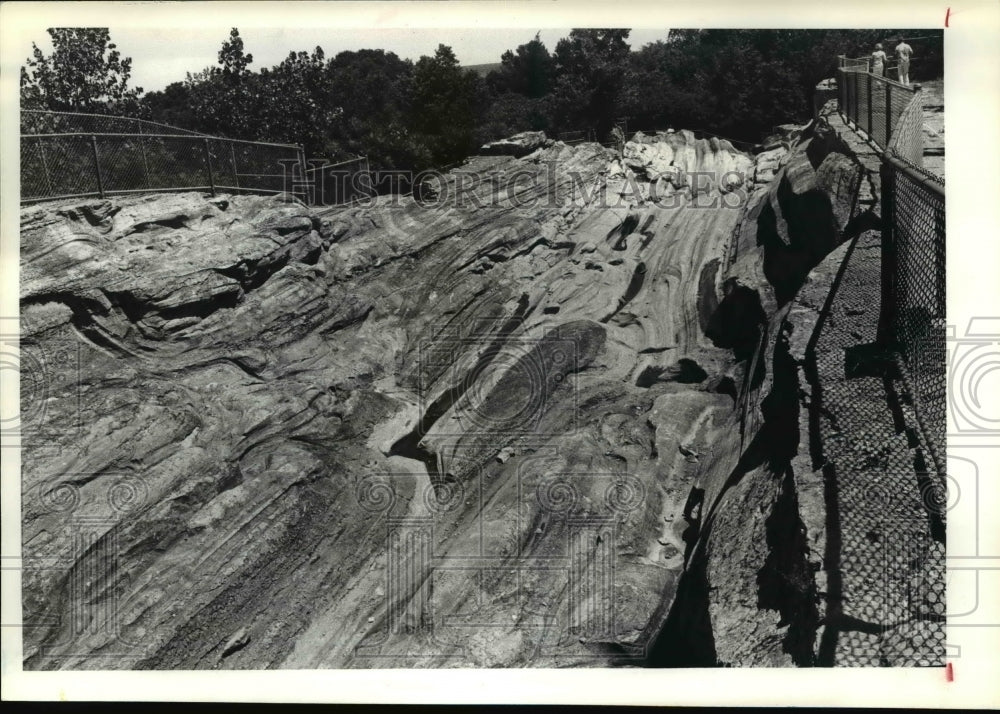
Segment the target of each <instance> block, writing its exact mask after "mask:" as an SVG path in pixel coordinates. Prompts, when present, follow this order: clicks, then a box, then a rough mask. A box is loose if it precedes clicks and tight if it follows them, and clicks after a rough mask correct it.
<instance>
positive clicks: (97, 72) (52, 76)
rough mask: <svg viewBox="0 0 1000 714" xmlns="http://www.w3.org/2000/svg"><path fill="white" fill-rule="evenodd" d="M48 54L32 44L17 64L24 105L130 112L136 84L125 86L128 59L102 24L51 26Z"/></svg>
mask: <svg viewBox="0 0 1000 714" xmlns="http://www.w3.org/2000/svg"><path fill="white" fill-rule="evenodd" d="M48 33H49V37H50V38H51V40H52V54H50V55H46V54H45V53H43V52H42V51H41V49H39V47H38V45H36V44H35V43H32V52H31V57H29V58H28V59H27V60H25V64H24V66H22V67H21V106H22V107H23V108H25V109H48V110H53V111H71V112H92V113H98V114H122V115H135V114H136V113H137V112H138V111H139V102H138V99H139V96H140V95H141V94H142V88H141V87H134V88H130V87H129V86H128V80H129V77H130V76H131V74H132V60H131V58H128V57H122V56H121V53H120V52H118V49H117V48H116V46H115V44H114V43H113V42H111V34H110V33H109V32H108V29H107V28H106V27H70V28H50V29H49V30H48Z"/></svg>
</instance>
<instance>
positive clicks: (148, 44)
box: [24, 22, 667, 92]
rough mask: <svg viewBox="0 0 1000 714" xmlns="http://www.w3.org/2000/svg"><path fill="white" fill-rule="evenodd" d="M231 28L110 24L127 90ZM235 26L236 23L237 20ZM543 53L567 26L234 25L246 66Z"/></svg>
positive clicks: (212, 55)
mask: <svg viewBox="0 0 1000 714" xmlns="http://www.w3.org/2000/svg"><path fill="white" fill-rule="evenodd" d="M232 26H233V25H232V24H227V25H222V24H220V25H217V26H202V27H197V28H184V29H176V30H168V31H164V30H161V29H151V28H136V27H120V28H115V26H114V25H112V24H110V23H109V29H110V31H111V41H112V42H114V43H115V44H116V45H117V46H118V50H119V51H120V52H121V53H122V56H124V57H131V58H132V77H131V79H130V81H129V85H130V86H133V87H142V88H143V89H144V90H145V91H147V92H151V91H155V90H160V89H163V88H164V87H165V86H167V85H168V84H170V83H171V82H179V81H182V80H183V79H184V78H185V76H186V75H187V73H188V72H198V71H200V70H202V69H204V68H205V67H208V66H211V65H215V64H216V63H217V61H218V52H219V48H220V47H221V46H222V43H223V42H224V41H225V40H226V39H228V37H229V31H230V29H231V28H232ZM236 26H237V27H238V26H239V23H238V22H237V23H236ZM536 31H540V32H541V40H542V41H543V42H544V43H545V46H546V47H548V48H549V51H552V50H554V49H555V46H556V43H557V42H558V41H559V39H560V38H562V37H565V36H567V35H568V34H569V29H568V28H566V29H551V28H550V29H543V28H539V29H538V30H532V29H526V28H516V29H503V28H480V29H471V30H470V29H464V28H461V29H460V28H441V29H428V28H415V29H403V28H385V29H361V28H353V29H334V28H298V29H297V28H290V27H282V28H263V27H246V28H240V36H241V37H242V38H243V47H244V51H246V52H249V53H250V54H252V55H253V59H254V61H253V64H252V65H251V68H252V69H257V70H259V69H260V68H261V67H271V66H273V65H276V64H278V63H279V62H281V60H283V59H284V58H285V57H287V56H288V53H289V52H293V51H295V52H298V51H299V50H307V51H310V52H311V51H312V50H313V49H314V48H315V47H316V46H317V45H318V46H320V47H322V48H323V51H324V52H325V53H326V56H327V57H328V58H329V57H332V56H334V55H335V54H337V53H338V52H341V51H343V50H359V49H384V50H389V51H392V52H395V53H396V54H397V55H399V56H400V57H402V58H404V59H412V60H414V61H415V60H417V59H419V58H420V56H421V55H431V54H433V53H434V50H435V49H436V48H437V46H438V45H439V44H446V45H448V46H450V47H451V48H452V49H453V50H454V51H455V55H456V56H457V57H458V61H459V62H460V63H461V64H463V65H476V64H487V63H491V62H499V61H500V56H501V55H502V54H503V53H504V52H505V51H506V50H509V49H514V48H515V47H517V46H518V45H521V44H524V43H525V42H529V41H530V40H531V39H532V38H533V37H534V36H535V32H536ZM666 36H667V30H666V29H662V30H659V29H657V30H650V29H641V30H632V32H631V34H630V35H629V44H631V45H632V49H639V48H640V47H642V46H643V45H645V44H647V43H649V42H654V41H656V40H662V39H665V38H666ZM25 39H26V47H25V49H24V56H25V57H27V56H28V55H29V54H30V51H31V42H35V43H36V44H37V45H38V46H39V47H40V48H41V49H42V51H43V52H45V53H46V54H48V53H49V52H50V51H51V49H52V46H51V44H50V43H49V37H48V34H47V33H45V32H44V31H43V32H40V33H39V36H38V37H27V38H25Z"/></svg>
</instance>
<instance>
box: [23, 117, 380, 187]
mask: <svg viewBox="0 0 1000 714" xmlns="http://www.w3.org/2000/svg"><path fill="white" fill-rule="evenodd" d="M310 164H311V165H312V168H306V163H305V154H304V152H303V149H302V147H301V146H297V145H294V144H280V143H271V142H263V141H245V140H242V139H228V138H224V137H217V136H209V135H207V134H201V133H198V132H194V131H190V130H186V129H180V128H178V127H172V126H169V125H166V124H160V123H158V122H152V121H146V120H143V119H133V118H131V117H115V116H106V115H103V114H76V113H70V112H46V111H35V110H24V111H22V112H21V172H20V173H21V202H22V203H26V202H34V201H43V200H54V199H69V198H83V197H89V196H97V197H100V198H103V197H105V196H109V195H118V194H130V193H146V192H159V191H206V192H211V193H212V194H215V193H216V192H220V191H221V192H228V193H265V194H272V193H273V194H279V193H286V192H287V193H290V194H292V195H295V196H298V197H299V198H301V199H302V200H304V201H306V202H308V203H310V204H311V205H325V206H332V205H342V204H344V203H350V202H351V201H354V200H356V199H357V198H358V197H359V196H360V195H362V194H364V193H365V192H368V194H370V193H371V181H370V179H369V168H368V159H367V157H364V156H360V157H355V158H352V159H349V160H347V161H342V162H339V163H337V164H322V165H321V163H320V162H318V161H315V160H314V161H311V162H310Z"/></svg>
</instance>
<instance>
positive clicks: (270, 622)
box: [21, 132, 840, 669]
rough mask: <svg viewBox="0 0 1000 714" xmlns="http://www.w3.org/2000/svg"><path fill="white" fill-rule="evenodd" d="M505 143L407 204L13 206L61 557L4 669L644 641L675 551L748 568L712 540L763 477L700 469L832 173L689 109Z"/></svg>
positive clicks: (530, 660)
mask: <svg viewBox="0 0 1000 714" xmlns="http://www.w3.org/2000/svg"><path fill="white" fill-rule="evenodd" d="M517 143H518V145H519V146H523V147H524V148H525V149H529V150H528V151H527V152H526V153H525V155H524V156H521V157H520V158H518V157H517V156H512V155H493V156H480V157H474V158H473V159H471V160H470V161H468V162H467V163H466V165H465V166H463V167H462V169H460V170H458V171H453V172H452V173H450V174H448V175H447V176H446V177H445V180H444V182H443V185H442V186H441V189H442V190H441V191H439V192H438V193H437V195H436V197H435V199H434V201H433V202H430V203H428V202H422V203H418V202H417V201H415V200H413V199H412V198H400V197H391V196H383V197H379V198H375V199H372V200H371V201H369V202H368V203H367V204H365V205H355V206H351V207H338V208H329V209H325V210H321V211H317V210H315V209H310V208H308V207H306V206H303V205H301V204H299V203H296V202H288V201H283V200H281V199H279V198H264V197H255V196H219V197H216V198H209V197H206V196H203V195H201V194H177V195H151V196H145V197H131V198H115V199H112V200H106V201H100V200H92V199H89V200H80V201H72V202H62V203H58V204H50V205H40V206H36V207H29V208H25V209H23V210H22V217H21V221H22V236H21V245H22V251H21V260H22V265H21V274H22V287H21V289H22V307H21V309H22V348H21V349H22V354H25V355H29V356H33V359H34V360H35V362H36V363H37V364H38V365H40V367H39V369H40V370H41V372H40V374H41V375H42V379H39V380H38V382H37V388H35V389H31V388H26V387H25V386H24V385H25V383H24V382H22V392H21V394H22V412H23V413H24V414H26V415H28V416H29V417H30V419H31V420H33V421H31V423H30V428H25V433H24V437H23V440H22V444H23V449H24V458H23V462H22V469H23V494H24V496H23V504H24V518H23V524H22V530H23V542H24V555H25V558H28V559H30V558H37V559H44V558H51V559H54V561H53V562H56V561H57V562H59V563H64V564H66V565H65V567H61V568H59V567H57V568H49V569H38V570H37V571H31V572H29V573H28V574H26V576H25V583H24V603H25V620H26V621H27V622H34V623H35V625H36V626H34V627H31V628H30V629H26V630H25V650H24V657H25V667H26V668H27V669H39V668H63V667H67V668H249V667H254V668H265V667H287V668H312V667H389V666H487V667H507V666H524V665H530V666H567V665H583V666H594V665H604V664H609V663H612V662H619V663H624V664H638V665H642V664H648V663H650V662H654V661H670V659H671V657H670V656H666V655H664V652H672V653H673V654H672V655H671V656H673V657H677V656H679V655H678V652H679V651H680V650H677V649H676V648H673V649H671V648H672V645H671V644H670V643H669V642H668V641H667V640H666V639H664V637H665V636H664V635H663V633H668V635H669V636H671V637H673V636H676V637H677V639H676V640H675V641H676V642H686V640H685V639H684V636H685V633H684V632H682V631H680V630H678V628H677V627H675V626H673V625H671V623H670V621H669V618H670V617H671V613H674V616H677V613H683V612H685V611H692V608H694V609H697V608H696V606H694V605H691V604H690V603H697V602H699V601H698V599H697V597H696V595H697V591H698V590H697V589H698V587H699V585H698V581H697V578H695V577H694V576H691V575H688V574H687V573H688V572H691V571H692V569H694V570H697V569H698V568H700V569H701V571H703V572H705V573H707V575H706V576H705V577H707V578H709V579H710V580H711V581H712V582H714V583H717V584H718V586H719V587H720V588H722V590H721V591H720V592H719V593H717V594H716V595H714V596H713V597H715V598H716V600H712V601H711V602H713V603H716V602H722V601H723V599H724V598H727V597H730V596H732V597H750V595H748V594H747V592H745V590H740V593H741V594H740V593H738V594H736V595H733V594H732V591H733V589H740V588H744V589H745V588H747V587H752V586H751V585H747V584H746V582H744V580H742V579H741V578H743V576H744V575H745V572H744V571H743V570H739V569H736V570H733V571H732V573H735V574H732V573H730V574H729V575H727V574H726V572H727V571H725V568H724V565H725V558H726V557H728V556H725V555H723V554H721V553H722V551H721V550H720V548H722V546H721V545H719V540H718V539H719V538H722V537H723V534H732V533H735V532H737V531H739V528H745V529H746V532H747V533H750V532H752V533H755V534H757V531H758V530H760V528H762V527H763V526H761V523H762V522H763V521H762V520H761V521H754V522H752V523H747V522H745V521H739V520H738V519H739V518H749V519H751V520H752V519H753V518H757V519H764V518H766V517H767V509H768V508H771V507H772V506H773V504H774V503H776V502H780V503H783V501H781V499H782V498H785V496H783V495H782V494H783V493H785V491H783V490H782V489H784V488H785V486H784V485H783V482H781V481H780V480H779V481H776V482H774V483H772V484H771V486H769V487H768V488H762V489H757V490H753V492H752V493H748V494H745V495H744V496H740V495H739V494H738V493H737V491H736V490H732V489H728V490H727V489H726V488H723V486H722V484H723V483H724V482H725V481H726V477H727V476H728V475H729V474H730V473H732V471H733V469H734V468H735V467H736V464H737V463H740V455H741V443H740V435H739V428H738V426H737V422H736V421H734V419H735V418H736V417H735V416H734V414H735V413H734V405H735V403H736V399H737V397H738V389H739V387H740V384H741V382H742V379H743V374H744V372H745V371H746V369H747V368H748V363H749V360H750V357H751V356H752V355H753V354H754V353H755V352H756V351H759V350H765V352H764V354H765V355H772V354H774V351H775V350H776V349H778V348H776V347H775V344H777V342H776V340H775V339H774V337H775V335H780V334H781V331H780V330H771V331H769V332H768V334H769V335H770V337H769V338H768V340H765V341H763V343H762V344H763V345H764V347H760V343H759V339H758V338H759V334H760V333H759V331H758V330H759V327H760V325H763V324H769V323H774V321H775V320H778V322H779V324H780V319H781V317H780V316H779V313H780V311H781V310H782V309H784V307H785V306H786V305H787V304H788V299H789V297H788V296H789V295H794V292H795V285H796V281H799V282H801V280H802V279H803V278H804V275H805V274H806V273H807V272H808V270H809V269H810V268H811V267H812V265H815V263H816V262H817V261H818V260H819V259H820V258H821V257H822V254H823V253H824V251H828V250H830V249H832V248H833V247H834V246H835V245H836V244H837V242H838V239H839V235H840V226H839V224H838V223H837V215H838V214H837V210H836V205H837V204H836V201H834V204H833V209H832V210H830V211H829V215H827V214H826V213H824V214H823V217H825V218H828V219H829V222H830V231H831V232H830V234H829V235H826V234H824V235H821V236H818V237H813V236H812V235H811V234H809V233H807V232H803V230H802V229H801V226H802V224H801V220H802V219H803V218H804V216H805V212H807V211H810V210H820V209H815V206H813V204H810V203H809V201H810V200H812V199H813V198H815V199H816V200H817V201H819V198H818V197H819V196H820V195H822V196H830V195H835V192H834V193H833V194H831V192H830V187H831V186H833V185H838V184H835V182H834V183H831V182H830V181H829V180H827V179H825V178H824V177H823V176H824V174H823V168H822V166H821V167H820V169H819V170H813V169H812V168H809V169H808V170H807V168H806V164H808V158H803V156H804V153H803V152H804V151H805V149H804V148H803V149H797V150H796V152H795V153H794V154H793V155H792V159H791V160H788V155H787V152H786V150H785V149H775V150H773V151H770V152H764V153H763V154H761V155H759V156H758V157H756V159H754V158H753V157H749V156H747V155H745V154H742V153H740V152H737V151H735V150H734V149H733V148H732V147H731V146H729V145H728V144H727V143H726V142H718V141H716V140H713V141H706V140H699V139H694V137H693V135H691V134H690V133H689V132H677V133H675V134H672V135H664V136H662V137H660V136H657V137H637V138H636V140H634V141H632V142H629V143H628V144H627V145H626V149H625V158H624V164H623V163H622V162H621V161H620V160H619V157H617V156H616V154H615V152H613V151H611V150H609V149H606V148H604V147H601V146H599V145H596V144H580V145H577V146H566V145H565V144H561V143H555V144H550V143H549V142H547V141H546V140H545V139H544V136H542V137H540V138H539V137H525V138H524V139H523V140H520V139H519V140H518V142H517ZM504 153H506V152H504ZM516 153H520V149H519V150H518V151H517V152H516ZM785 161H787V166H782V165H781V164H782V162H785ZM831 161H833V159H831ZM803 162H805V164H804V163H803ZM824 163H825V162H824ZM831 166H832V164H831ZM837 170H839V169H837ZM696 171H697V172H701V174H702V175H703V176H705V177H707V180H706V181H705V182H704V183H703V184H701V186H696V187H694V190H693V191H692V190H691V188H692V184H691V183H690V181H685V180H684V178H683V176H682V174H684V175H688V176H690V175H693V173H694V172H696ZM663 173H667V174H668V175H676V176H678V177H679V178H678V179H677V180H676V181H674V180H672V179H671V180H668V181H667V183H669V184H670V185H671V187H672V188H673V191H672V192H670V193H668V194H657V192H656V190H655V189H653V190H652V191H651V187H652V186H654V184H655V183H656V182H657V181H658V180H660V178H661V177H662V174H663ZM737 177H739V182H738V183H736V180H737ZM664 195H665V196H666V197H667V198H669V200H661V199H662V197H663V196H664ZM727 200H729V201H734V203H733V204H732V205H730V204H728V203H726V201H727ZM838 200H839V199H838ZM819 202H820V203H822V201H819ZM816 205H819V204H816ZM825 205H827V209H829V202H828V204H825ZM758 241H762V243H758ZM814 241H818V243H816V244H815V245H814V244H813V242H814ZM747 326H749V328H750V330H749V331H747V329H746V328H747ZM766 350H770V352H766ZM769 359H770V357H767V358H766V359H765V362H766V363H767V364H768V366H767V367H766V368H765V369H764V372H765V373H766V375H765V376H766V379H771V380H773V379H780V377H775V376H774V374H773V369H772V367H771V366H770V365H771V363H772V361H773V360H772V361H768V360H769ZM775 359H777V358H775ZM768 383H770V382H768ZM29 386H30V385H29ZM765 393H766V392H765ZM39 405H42V407H43V408H40V407H39ZM755 408H756V403H755ZM765 421H766V419H765ZM761 478H764V477H763V476H761ZM747 483H749V481H748V482H747ZM740 488H749V486H746V487H742V486H741V487H740ZM740 493H742V492H740ZM699 494H700V495H699ZM734 498H743V499H744V501H745V502H741V503H742V505H737V506H735V507H734V506H733V504H732V499H734ZM725 499H729V503H728V505H727V506H726V508H725V509H723V508H722V507H720V506H719V505H718V504H719V503H720V502H722V501H724V500H725ZM758 506H759V507H760V508H763V509H764V511H763V512H762V511H760V510H759V509H758V510H757V511H754V510H753V509H755V508H758ZM734 508H735V510H732V509H734ZM733 513H735V514H736V515H733ZM754 513H756V515H754ZM724 514H728V515H725V516H724ZM725 518H736V519H737V521H734V522H733V523H732V524H731V525H730V526H724V525H723V524H724V521H725ZM710 519H714V522H715V523H716V524H717V526H716V528H715V531H714V533H715V534H716V535H715V536H712V537H714V538H715V540H711V539H709V536H708V535H706V534H708V533H710V532H712V531H710V530H709V529H704V528H703V526H704V524H705V523H706V522H707V521H708V520H710ZM727 529H728V530H727ZM754 529H757V530H754ZM81 533H82V534H83V536H79V534H81ZM81 537H82V539H83V540H82V541H81ZM740 537H741V538H743V539H744V540H745V538H746V536H745V535H744V536H740ZM88 539H89V540H88ZM81 542H83V543H84V546H81V545H80V544H81ZM769 543H770V541H769V540H768V539H767V538H766V537H765V538H764V539H763V540H762V541H760V542H759V543H756V542H755V544H750V545H748V546H747V547H751V548H756V549H757V550H756V551H755V553H757V554H763V555H760V557H765V558H766V552H767V550H768V548H769V547H770V546H769ZM743 545H746V544H739V543H734V544H732V546H731V547H733V548H737V547H743ZM733 557H736V556H733ZM747 557H750V556H747ZM753 557H757V556H756V555H754V556H753ZM747 562H749V561H747ZM747 567H749V566H747ZM682 574H683V577H684V578H685V581H684V582H683V583H681V581H682ZM679 583H681V589H680V590H678V586H679ZM692 593H695V595H692ZM102 603H113V604H114V615H113V618H112V619H113V622H114V627H113V628H111V629H110V630H109V629H108V628H102V627H98V626H97V624H98V623H99V622H103V620H101V618H102V617H104V618H106V617H110V616H109V615H108V614H107V612H105V611H104V610H102V609H101V607H102ZM747 607H750V606H749V605H748V606H747ZM69 612H72V613H75V614H74V615H73V617H65V616H64V617H61V618H60V617H53V616H52V615H53V614H54V613H55V614H58V613H64V614H65V613H69ZM716 612H717V611H716V610H712V609H709V611H708V613H707V615H706V617H708V620H707V621H706V622H709V623H710V625H711V627H713V628H717V629H718V630H719V631H720V632H726V633H729V634H727V635H726V637H731V638H733V639H732V640H723V639H720V640H719V642H720V643H722V642H723V641H735V637H736V635H735V634H733V633H737V632H738V633H739V636H740V637H746V636H748V635H747V634H746V632H745V631H744V630H743V629H740V628H739V627H736V628H730V629H726V623H725V622H719V621H718V618H717V617H716V614H715V613H716ZM734 612H738V614H737V615H734V617H742V618H743V619H742V620H740V622H741V623H746V622H751V621H753V622H756V620H754V618H755V617H757V615H756V614H752V616H751V615H746V613H743V612H742V611H734ZM699 616H700V615H699ZM80 618H83V620H82V622H84V623H85V624H88V625H90V626H86V627H80V626H79V625H80V622H81V619H80ZM713 618H715V619H713ZM772 619H774V618H772ZM698 622H701V620H699V621H698ZM775 622H777V619H775ZM770 624H771V625H774V623H770ZM805 626H806V625H805V624H803V627H805ZM740 627H742V625H740ZM681 629H683V628H681ZM765 629H766V628H765ZM779 630H780V628H779V629H774V628H772V629H771V630H768V631H767V632H763V630H762V631H761V636H760V637H759V638H758V639H757V640H755V641H754V643H751V645H748V646H752V647H757V648H758V650H755V652H765V654H762V655H753V656H748V658H749V659H752V660H754V661H755V662H758V661H767V662H775V663H777V662H779V661H780V660H781V658H782V656H783V655H781V654H780V650H781V644H782V641H781V638H780V637H778V639H777V640H774V641H772V640H771V639H768V637H771V636H772V635H774V633H775V632H778V633H779V634H780V631H779ZM684 646H687V645H684ZM688 652H689V654H691V653H690V651H688ZM733 652H736V650H733V651H732V652H724V651H723V649H721V644H720V649H718V651H715V652H713V653H712V656H713V657H715V658H716V660H717V661H730V662H731V661H734V660H735V659H736V658H738V654H733ZM697 654H699V653H698V652H695V653H694V654H692V655H691V657H692V659H695V655H697ZM706 657H707V655H706Z"/></svg>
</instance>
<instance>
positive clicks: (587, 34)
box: [554, 29, 630, 135]
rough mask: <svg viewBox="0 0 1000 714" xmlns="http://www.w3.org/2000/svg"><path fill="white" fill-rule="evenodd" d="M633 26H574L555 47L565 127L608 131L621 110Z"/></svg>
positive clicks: (560, 116) (559, 114) (560, 110)
mask: <svg viewBox="0 0 1000 714" xmlns="http://www.w3.org/2000/svg"><path fill="white" fill-rule="evenodd" d="M628 36H629V30H625V29H607V30H579V29H577V30H572V31H571V32H570V34H569V37H567V38H563V39H561V40H559V43H558V44H557V45H556V50H555V55H554V59H555V74H556V83H555V92H554V93H555V95H556V113H557V120H558V122H559V124H560V125H561V128H573V129H577V128H580V129H582V128H590V129H594V130H595V131H597V133H598V135H603V134H605V133H607V132H608V131H609V130H610V129H611V127H612V126H613V125H614V119H615V117H616V116H618V115H619V114H620V112H621V107H620V99H621V97H620V94H621V90H622V86H623V83H624V77H625V70H626V68H627V65H628V59H629V52H630V48H629V45H628V43H627V42H626V40H627V39H628Z"/></svg>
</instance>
